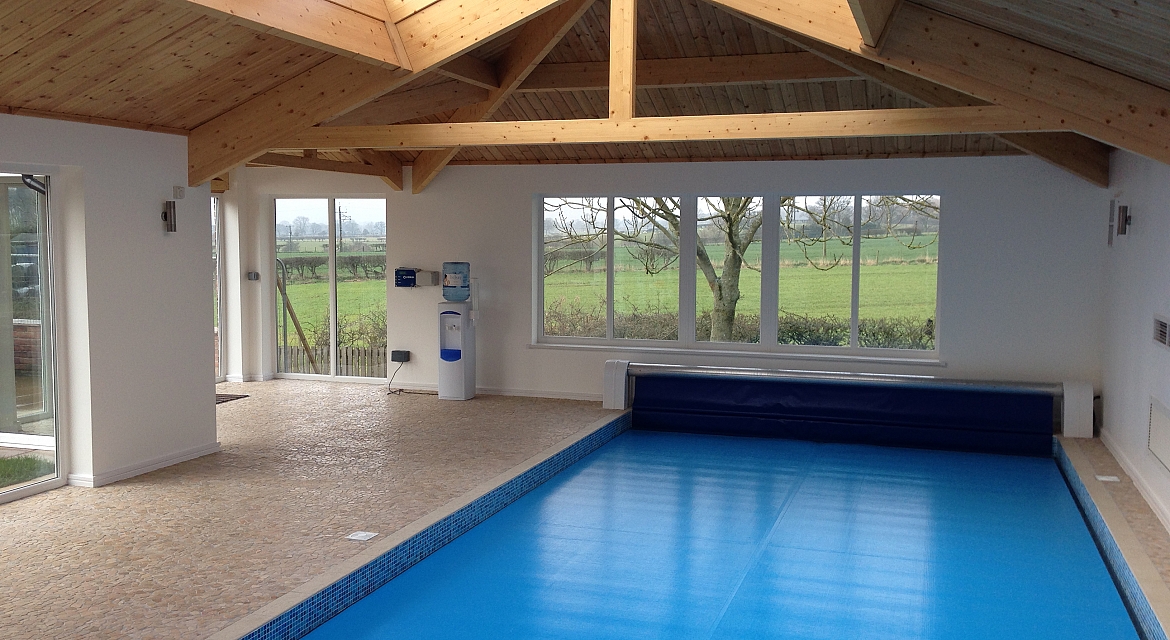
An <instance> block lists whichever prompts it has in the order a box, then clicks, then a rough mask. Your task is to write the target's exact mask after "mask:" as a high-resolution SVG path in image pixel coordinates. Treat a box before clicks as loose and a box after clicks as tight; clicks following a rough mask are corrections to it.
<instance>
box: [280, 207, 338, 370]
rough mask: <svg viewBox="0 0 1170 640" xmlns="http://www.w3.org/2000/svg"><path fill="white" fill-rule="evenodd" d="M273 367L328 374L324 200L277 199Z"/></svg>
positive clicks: (327, 223) (326, 249)
mask: <svg viewBox="0 0 1170 640" xmlns="http://www.w3.org/2000/svg"><path fill="white" fill-rule="evenodd" d="M276 274H277V275H276V346H277V357H276V370H277V371H279V372H282V373H317V374H322V375H329V371H330V359H329V201H328V200H326V199H323V198H321V199H294V198H282V199H278V200H277V201H276Z"/></svg>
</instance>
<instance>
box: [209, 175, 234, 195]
mask: <svg viewBox="0 0 1170 640" xmlns="http://www.w3.org/2000/svg"><path fill="white" fill-rule="evenodd" d="M231 188H232V182H231V177H230V176H229V175H228V174H226V173H225V174H223V175H222V176H219V177H217V178H212V179H211V192H212V193H227V192H228V190H229V189H231Z"/></svg>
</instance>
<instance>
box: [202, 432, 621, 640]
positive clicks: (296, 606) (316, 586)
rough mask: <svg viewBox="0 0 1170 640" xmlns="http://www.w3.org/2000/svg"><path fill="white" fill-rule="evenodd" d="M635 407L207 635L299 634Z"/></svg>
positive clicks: (605, 437) (279, 638) (471, 522)
mask: <svg viewBox="0 0 1170 640" xmlns="http://www.w3.org/2000/svg"><path fill="white" fill-rule="evenodd" d="M630 416H631V414H630V411H628V410H627V411H624V412H622V413H621V414H620V415H618V416H616V417H614V416H607V417H604V418H601V419H598V420H596V421H594V422H593V423H591V424H590V425H589V426H587V427H585V428H583V429H581V430H580V431H578V432H577V433H575V434H573V435H571V436H569V437H567V438H565V439H563V440H561V441H560V442H558V443H557V444H555V445H553V446H551V447H549V448H547V449H545V450H543V451H541V452H540V453H537V454H536V455H533V456H531V457H529V458H528V459H527V460H525V461H524V462H521V463H520V464H518V465H516V466H514V467H512V468H511V469H509V470H507V471H505V472H503V473H501V474H499V475H497V476H495V477H493V478H491V479H489V480H485V481H484V482H481V483H479V484H477V485H476V486H474V487H472V488H471V489H469V490H467V491H466V492H464V493H463V494H462V495H460V496H459V497H457V498H454V499H452V500H450V501H448V502H447V503H446V504H444V505H443V506H441V507H439V508H438V509H435V510H434V511H431V512H430V513H428V514H426V515H425V516H423V517H421V518H419V519H417V520H415V521H413V522H411V523H410V524H408V525H406V526H405V527H403V528H401V529H399V530H398V531H396V532H394V533H393V534H391V535H389V536H387V537H386V538H385V539H383V540H381V541H379V542H378V543H376V544H375V545H373V546H371V547H370V548H368V549H366V550H364V551H362V552H361V553H359V554H357V555H355V556H353V557H352V558H349V559H348V560H346V561H344V562H342V563H340V564H338V565H337V566H336V567H334V568H333V569H331V570H329V571H327V572H325V573H323V574H321V575H319V576H317V577H315V578H313V579H312V580H309V581H308V582H306V583H304V584H302V585H301V586H299V587H297V588H296V589H294V590H293V591H291V592H289V593H287V594H285V595H283V596H281V597H279V598H277V599H276V600H273V601H272V602H270V603H268V604H266V605H264V606H263V607H261V608H260V609H258V610H256V611H254V612H253V613H250V614H248V615H246V616H244V617H242V618H240V619H238V620H236V621H234V622H232V624H230V625H228V626H227V627H225V628H224V629H221V630H220V631H218V632H216V633H215V634H213V635H211V636H209V638H208V640H296V639H298V638H302V637H304V636H305V635H307V634H308V633H310V632H311V631H313V630H314V629H316V628H317V627H318V626H320V625H321V624H324V622H325V621H327V620H328V619H330V618H332V617H333V616H334V615H336V614H337V613H339V612H341V611H342V610H344V609H345V608H346V607H349V606H350V605H352V604H353V603H355V602H357V601H358V600H360V599H362V598H363V597H365V596H367V595H369V594H370V593H372V592H373V591H375V590H377V589H378V588H380V587H382V586H384V585H385V584H386V583H388V582H390V580H392V579H394V578H395V577H397V576H398V575H400V574H402V572H404V571H406V570H407V569H409V568H410V567H412V566H414V565H415V564H417V563H418V562H419V561H421V560H422V559H423V558H426V557H427V556H429V555H430V554H431V553H433V552H435V551H436V550H438V549H439V548H441V547H442V546H443V545H445V544H447V543H448V542H450V541H452V540H454V539H455V538H458V537H459V536H460V535H462V534H463V533H466V532H467V531H469V530H470V529H471V528H473V527H475V526H476V525H478V524H479V523H481V522H483V521H484V520H486V519H488V518H489V517H491V516H492V515H494V514H496V513H498V512H499V511H500V510H501V509H503V508H504V507H506V506H508V505H509V504H511V503H513V502H515V501H516V500H518V499H519V498H520V497H522V496H523V495H524V494H526V493H528V492H529V491H531V490H532V489H535V488H536V487H538V486H540V485H541V484H543V483H544V482H545V481H547V480H549V479H550V478H552V477H553V476H555V475H556V474H558V473H560V472H561V471H563V470H565V469H566V468H568V467H570V466H572V465H573V464H575V463H576V462H578V461H580V460H581V459H582V458H584V457H585V456H587V455H589V454H590V453H592V452H594V451H596V450H597V449H599V448H600V447H601V446H602V445H604V444H606V443H607V442H609V441H610V440H613V439H614V438H616V437H617V436H619V435H621V434H622V433H623V432H625V431H627V430H629V429H630V425H631V417H630Z"/></svg>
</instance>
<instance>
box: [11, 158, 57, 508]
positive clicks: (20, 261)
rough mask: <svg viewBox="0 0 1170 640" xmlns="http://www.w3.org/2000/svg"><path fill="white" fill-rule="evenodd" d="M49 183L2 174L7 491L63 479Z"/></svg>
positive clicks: (45, 179) (40, 178) (33, 177)
mask: <svg viewBox="0 0 1170 640" xmlns="http://www.w3.org/2000/svg"><path fill="white" fill-rule="evenodd" d="M48 183H49V180H48V178H47V177H46V176H32V175H29V176H20V175H5V174H0V212H3V213H2V214H0V247H3V249H4V251H5V254H6V255H7V256H8V258H9V266H8V267H7V268H5V269H3V270H0V322H2V323H4V325H3V326H5V327H6V328H5V329H4V330H3V331H0V492H4V491H12V490H16V489H20V488H23V487H30V486H31V485H42V486H45V485H48V486H52V485H51V484H49V483H50V482H51V481H57V482H58V483H60V482H61V480H60V468H59V464H58V456H57V419H56V411H55V393H54V382H55V377H54V368H53V361H54V359H53V339H52V337H53V328H52V317H53V316H52V305H51V303H50V302H51V301H50V297H51V292H52V287H51V286H50V278H49V275H50V274H49V266H50V263H51V261H50V259H49V229H48V225H49V185H48ZM29 490H30V491H32V490H35V489H31V488H30V489H29ZM10 495H11V494H10Z"/></svg>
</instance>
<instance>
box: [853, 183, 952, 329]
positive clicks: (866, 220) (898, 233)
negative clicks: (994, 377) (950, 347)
mask: <svg viewBox="0 0 1170 640" xmlns="http://www.w3.org/2000/svg"><path fill="white" fill-rule="evenodd" d="M940 208H941V199H940V198H939V196H929V195H908V196H867V197H865V198H864V199H863V201H862V222H863V226H862V228H861V230H862V234H863V237H862V241H861V268H860V276H859V277H860V291H859V298H858V303H859V307H858V318H857V325H858V326H857V331H858V336H857V339H858V344H860V346H862V347H886V348H892V349H934V311H935V305H936V301H937V295H938V222H939V210H940Z"/></svg>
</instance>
